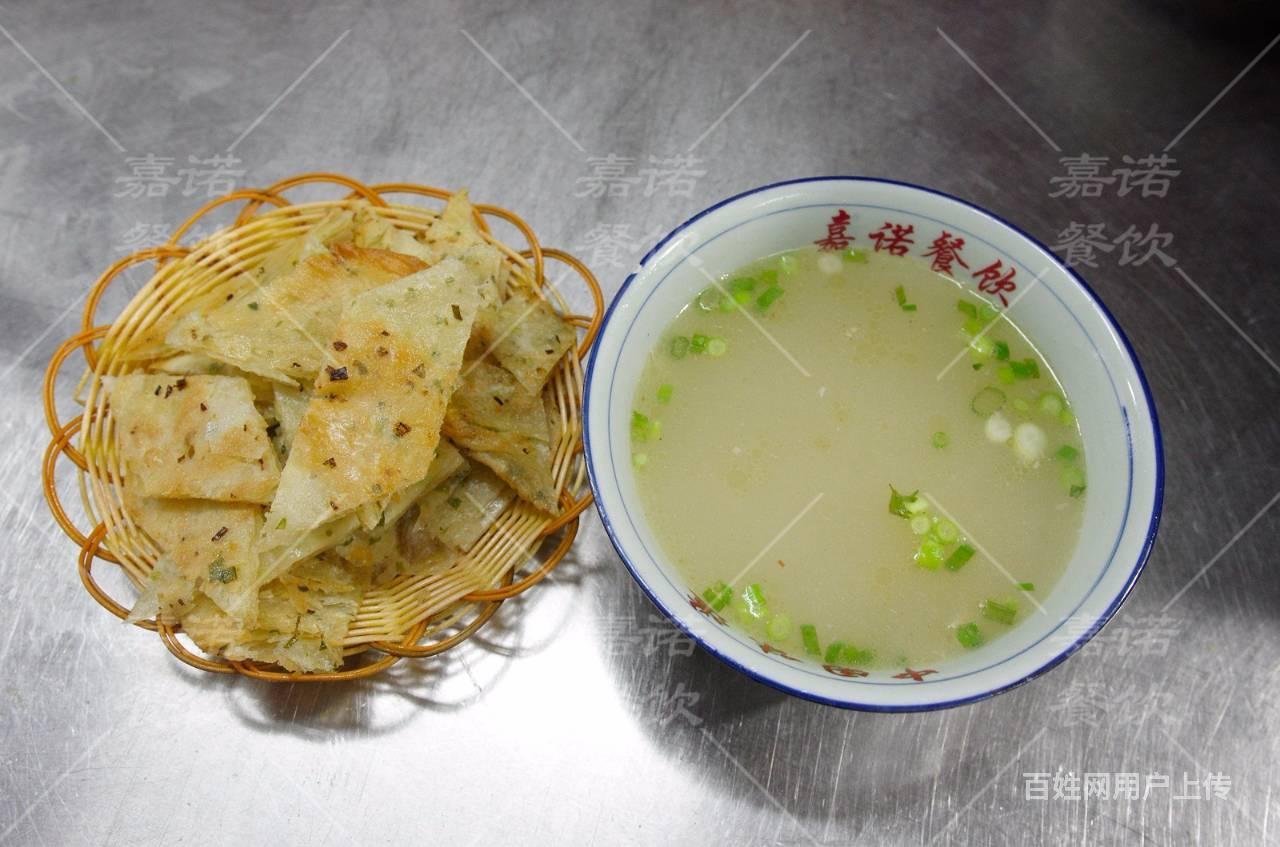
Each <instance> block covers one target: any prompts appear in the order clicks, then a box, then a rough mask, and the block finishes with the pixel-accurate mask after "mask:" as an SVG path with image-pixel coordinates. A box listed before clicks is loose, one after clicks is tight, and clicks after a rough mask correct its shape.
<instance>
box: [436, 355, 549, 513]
mask: <svg viewBox="0 0 1280 847" xmlns="http://www.w3.org/2000/svg"><path fill="white" fill-rule="evenodd" d="M467 367H468V372H467V373H466V375H465V376H464V377H463V380H462V384H461V385H460V386H459V387H458V390H457V391H455V392H454V394H453V398H452V399H451V400H450V403H449V409H448V411H447V412H445V418H444V433H445V435H447V436H448V437H449V438H450V439H451V440H452V441H453V442H454V443H455V444H457V445H458V446H459V447H461V448H462V449H463V450H464V451H466V454H467V455H468V456H469V457H470V458H472V459H474V460H475V461H477V462H480V463H481V464H484V465H488V466H489V467H490V468H492V469H493V471H494V472H495V473H497V475H498V476H499V477H501V478H502V479H503V480H504V481H506V483H507V484H508V485H510V486H511V487H512V488H514V489H515V490H516V492H517V493H518V494H519V495H520V497H521V498H522V499H524V500H526V501H528V502H530V503H532V504H533V505H535V506H537V507H538V508H539V509H541V510H542V511H544V512H547V513H549V514H556V513H557V512H558V511H559V507H558V505H557V502H556V487H555V482H554V481H553V480H552V478H551V435H550V432H549V430H548V427H547V412H546V407H545V406H544V405H543V403H542V397H541V395H539V394H537V393H534V392H531V391H529V390H528V389H526V388H525V387H524V386H523V385H521V384H520V383H519V382H518V381H517V380H516V378H515V377H514V376H513V375H512V374H510V373H508V372H507V371H506V370H505V369H503V368H500V367H498V366H497V365H492V364H490V363H489V362H487V361H484V360H479V361H476V362H472V363H471V364H470V365H468V366H467Z"/></svg>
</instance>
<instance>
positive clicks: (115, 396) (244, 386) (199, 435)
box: [109, 374, 280, 503]
mask: <svg viewBox="0 0 1280 847" xmlns="http://www.w3.org/2000/svg"><path fill="white" fill-rule="evenodd" d="M109 385H110V387H109V392H110V394H109V397H110V402H111V417H112V418H113V419H114V420H115V424H116V436H117V439H118V441H119V444H120V453H121V456H122V457H123V459H124V462H125V465H126V467H127V468H128V471H129V473H130V474H132V475H133V476H134V477H135V478H136V481H137V483H138V486H139V491H140V492H141V493H142V494H143V495H145V496H148V497H194V498H201V499H207V500H228V501H239V502H246V503H269V502H271V498H272V495H273V494H274V493H275V489H276V484H277V482H278V481H279V479H280V466H279V464H278V463H277V461H276V454H275V451H274V450H273V449H272V446H271V440H270V439H269V438H268V437H267V427H266V422H265V421H264V420H263V419H262V415H261V414H259V413H258V410H257V409H256V408H255V407H254V405H253V393H252V392H251V391H250V388H249V383H248V382H246V381H245V380H243V379H241V378H239V377H233V376H204V375H193V376H178V377H175V376H169V375H164V374H129V375H127V376H119V377H114V378H112V379H111V381H110V384H109Z"/></svg>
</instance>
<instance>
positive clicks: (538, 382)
mask: <svg viewBox="0 0 1280 847" xmlns="http://www.w3.org/2000/svg"><path fill="white" fill-rule="evenodd" d="M477 334H478V335H479V340H481V341H483V343H484V349H485V350H487V351H490V354H491V355H492V356H493V358H495V359H496V360H497V361H498V364H500V365H502V367H504V368H506V369H507V370H508V371H510V372H511V373H512V374H513V375H514V376H515V378H516V379H517V380H518V381H519V383H520V384H521V385H523V386H524V387H525V388H526V389H528V390H529V391H532V392H534V393H535V394H536V393H538V392H540V391H542V387H543V386H544V385H546V383H547V377H549V376H550V375H551V371H552V370H554V369H555V366H556V364H557V363H558V362H559V361H560V360H561V359H562V358H564V354H565V353H567V352H569V351H570V350H572V349H573V346H574V344H575V343H576V342H577V337H578V336H577V333H576V331H575V330H574V328H573V325H572V324H570V323H568V322H567V321H565V319H564V318H562V317H561V316H560V313H559V312H557V311H556V310H555V309H553V308H551V306H550V305H549V304H548V303H547V302H546V301H545V300H543V299H541V298H539V297H538V296H536V295H535V294H533V293H532V292H530V291H529V290H528V289H527V288H523V287H520V286H513V287H512V289H511V296H510V297H509V298H508V299H507V301H506V302H505V303H503V304H502V305H501V306H500V307H499V308H498V309H496V310H493V311H486V312H485V313H484V317H483V319H482V321H481V323H480V326H479V328H478V332H477Z"/></svg>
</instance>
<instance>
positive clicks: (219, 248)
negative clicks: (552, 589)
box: [42, 173, 604, 682]
mask: <svg viewBox="0 0 1280 847" xmlns="http://www.w3.org/2000/svg"><path fill="white" fill-rule="evenodd" d="M308 183H330V184H334V185H337V186H339V187H340V188H342V189H344V190H346V191H349V193H347V194H346V196H344V197H342V198H341V199H336V200H326V201H320V202H308V203H298V204H292V203H290V202H289V201H287V200H286V199H284V196H283V193H284V192H285V191H287V190H288V189H291V188H294V187H296V186H299V185H303V184H308ZM406 194H407V195H418V197H422V198H431V199H432V200H433V201H436V202H441V203H442V202H444V201H447V200H448V199H449V198H450V197H451V196H452V194H451V192H449V191H445V190H442V189H438V188H430V187H427V186H421V185H413V184H409V183H387V184H381V185H363V184H361V183H359V182H356V181H355V180H352V179H349V178H347V177H343V176H339V175H336V174H321V173H317V174H303V175H300V176H296V177H292V178H290V179H286V180H283V181H281V182H279V183H276V184H275V185H272V186H271V187H269V188H265V189H250V190H241V191H236V192H234V193H231V194H228V195H226V196H224V197H220V198H218V199H216V200H214V201H212V202H210V203H208V204H207V205H205V206H204V207H203V208H201V209H200V210H199V211H197V212H196V213H195V214H194V215H193V216H192V217H191V218H189V219H188V220H187V221H186V222H185V223H183V224H182V225H181V226H180V227H178V228H177V230H176V231H175V232H174V233H173V236H172V237H171V238H170V239H169V241H168V243H166V244H164V245H161V246H158V247H152V248H148V249H145V250H141V251H139V252H137V253H134V254H132V255H130V256H126V257H125V258H123V259H121V260H119V261H118V262H116V263H115V264H113V265H111V267H109V268H108V269H107V270H106V272H105V273H103V274H102V276H101V277H99V279H98V280H97V282H96V283H94V285H93V287H92V289H90V291H89V294H88V298H87V301H86V303H85V307H84V314H83V319H82V322H81V331H80V332H78V333H77V334H76V335H73V336H72V337H71V338H68V339H67V340H66V341H65V342H64V343H63V344H62V345H61V346H60V347H59V348H58V350H57V351H56V352H55V353H54V355H53V358H52V359H51V361H50V362H49V366H48V369H47V371H46V373H45V379H44V411H45V418H46V420H47V422H48V425H49V431H50V433H51V435H52V440H51V441H50V443H49V446H48V447H47V448H46V449H45V451H44V459H43V467H42V476H43V487H44V494H45V499H46V500H47V501H48V504H49V508H50V510H51V511H52V512H53V516H54V518H55V520H57V522H58V524H59V526H61V527H62V529H63V531H64V532H66V534H67V535H68V536H69V537H70V538H71V539H72V540H73V541H74V542H75V543H76V544H77V545H78V546H79V547H80V554H79V572H80V579H81V581H82V582H83V583H84V586H85V588H86V589H87V590H88V592H89V594H90V596H92V597H93V599H95V600H96V601H97V602H98V603H99V604H100V605H101V606H102V607H103V608H105V609H106V610H107V611H109V612H111V613H112V614H113V615H115V616H116V617H118V618H120V619H122V620H124V619H126V618H128V615H129V611H128V608H127V607H126V606H125V605H124V604H122V603H120V602H118V601H117V600H116V599H114V598H112V597H111V596H110V595H108V594H107V593H106V592H105V591H104V590H103V589H102V588H101V587H100V586H99V584H98V583H97V581H96V580H95V579H94V577H93V572H92V568H93V565H94V562H95V560H98V559H101V560H104V561H107V562H110V563H113V564H115V565H117V566H119V567H120V569H121V570H122V571H123V572H124V573H125V575H126V576H127V577H128V578H129V580H130V581H131V582H132V583H133V584H134V586H135V587H136V586H141V585H142V584H143V582H144V581H145V580H146V579H147V577H148V574H149V573H150V572H151V569H152V567H153V565H154V562H155V560H156V556H157V554H158V551H157V550H156V548H155V545H154V543H153V542H152V541H151V540H150V539H149V538H148V537H147V536H146V534H145V533H143V532H142V531H141V529H139V528H138V526H137V525H136V524H135V523H134V521H133V520H132V519H131V518H130V516H129V514H128V513H127V512H126V510H125V508H124V504H123V499H122V496H121V492H120V491H119V489H118V485H117V481H118V480H119V479H121V478H122V474H121V465H120V461H119V459H118V457H117V456H116V450H115V447H114V441H113V439H114V433H113V427H112V420H111V410H110V408H109V407H108V405H107V403H106V394H105V392H104V391H103V389H102V385H103V383H102V378H103V377H109V376H115V375H119V374H123V373H128V372H129V371H130V370H132V369H135V368H136V367H137V363H136V362H135V361H131V360H130V357H129V353H130V351H131V350H132V349H134V348H136V347H137V346H138V345H140V344H141V343H142V341H143V340H144V339H146V338H148V333H149V331H151V330H152V329H153V328H154V327H155V326H156V325H157V322H159V321H160V320H161V319H162V318H164V317H166V316H167V315H169V314H171V313H173V312H174V311H175V310H178V309H181V308H182V307H183V306H184V304H187V303H188V302H191V301H192V300H193V299H195V298H198V297H204V296H207V295H209V293H210V292H213V291H216V290H217V289H218V288H219V287H222V286H230V285H231V284H232V280H234V279H235V277H236V276H237V274H240V273H242V272H244V271H246V270H247V269H249V268H252V267H254V265H255V263H257V262H258V261H260V260H261V259H262V257H263V256H265V255H267V254H268V253H269V252H270V251H271V250H272V249H273V248H274V247H276V246H277V245H279V244H280V243H281V242H282V241H285V240H287V239H290V238H293V237H295V236H297V235H299V234H301V233H303V232H305V231H306V230H307V229H309V228H310V227H311V225H313V224H314V223H316V222H317V221H319V220H320V219H321V218H323V217H324V216H325V215H326V214H328V213H329V212H331V211H332V210H334V209H336V208H342V207H348V206H351V205H353V204H355V203H361V202H367V203H369V204H370V205H371V206H372V209H373V212H374V213H376V214H378V215H380V216H382V217H383V219H384V220H386V221H388V222H389V223H391V224H393V225H394V226H396V227H398V228H400V229H403V230H406V231H408V232H411V233H417V232H421V231H423V230H424V229H425V228H426V227H427V226H429V225H430V224H431V222H432V221H434V220H435V219H436V218H437V217H438V214H439V213H438V212H437V211H435V210H434V209H432V208H428V207H426V206H423V205H413V204H404V203H399V202H390V201H389V200H388V199H386V196H387V195H406ZM231 203H243V204H244V207H243V209H242V210H241V211H240V212H239V214H238V216H237V217H236V218H235V221H234V223H232V224H231V225H230V226H228V227H224V228H222V229H220V230H218V231H217V232H215V233H214V234H213V235H211V236H209V237H208V238H205V239H203V240H201V241H200V242H199V243H197V244H195V245H194V246H191V247H186V246H182V245H181V243H180V242H181V239H182V238H183V236H184V235H186V234H187V233H188V232H190V231H191V230H192V228H193V227H194V226H195V225H196V224H197V223H198V222H199V221H201V219H202V218H204V216H205V215H207V214H208V213H209V212H211V211H213V210H214V209H216V208H218V207H221V206H224V205H226V204H231ZM474 208H475V214H476V223H477V225H478V226H479V228H480V229H481V231H482V232H483V233H484V234H485V236H486V238H488V239H489V240H490V241H491V243H492V244H493V245H494V246H495V247H497V248H498V249H499V250H501V251H502V253H503V254H504V255H505V257H506V261H507V263H508V265H509V266H510V271H511V277H510V278H511V284H513V285H521V286H525V287H527V288H529V289H530V290H532V291H535V292H537V294H538V295H539V296H540V297H542V298H543V299H545V300H546V301H547V302H548V303H550V304H551V306H552V307H553V308H555V309H556V310H557V311H559V312H560V313H561V314H562V315H563V316H564V317H565V319H566V320H567V321H569V322H570V323H571V324H572V325H573V326H574V327H576V328H577V330H578V334H579V339H578V345H577V348H576V350H573V351H571V352H570V353H569V354H568V355H566V356H565V357H564V358H563V359H562V360H561V362H560V363H559V364H558V365H557V366H556V369H555V371H554V372H553V373H552V375H551V377H550V379H549V380H548V383H547V387H546V389H545V391H546V392H547V393H548V395H549V396H550V398H551V400H552V402H551V403H549V404H548V405H549V406H551V407H552V408H554V415H553V419H552V431H551V435H552V442H553V444H552V455H553V465H552V475H553V478H554V481H555V483H556V486H557V490H558V495H559V499H560V504H561V513H560V514H559V515H557V516H555V517H554V518H552V517H548V516H547V515H545V514H543V513H541V512H538V511H537V510H535V509H534V508H532V507H531V506H528V505H526V504H524V503H523V502H522V501H519V500H517V501H516V502H515V503H514V504H513V505H512V506H510V507H508V508H507V509H506V511H505V512H503V514H502V515H501V516H500V517H499V519H498V520H497V522H496V523H495V524H494V525H493V526H491V527H490V528H489V529H488V530H487V531H486V532H485V533H484V534H483V535H482V536H481V537H480V538H479V539H478V540H477V541H476V543H475V544H474V545H472V547H471V549H470V550H468V551H467V552H466V553H465V554H463V556H462V558H461V559H460V560H459V562H458V563H457V564H456V565H454V566H452V567H451V568H449V569H448V570H446V571H444V572H441V573H436V574H430V575H424V576H412V575H402V576H400V577H398V578H396V579H395V580H393V581H391V582H389V583H387V584H385V585H379V586H375V587H374V588H372V589H370V590H369V591H368V592H366V593H365V595H364V597H363V599H362V601H361V603H360V606H359V609H358V611H357V613H356V616H355V618H354V619H353V620H352V622H351V627H350V630H349V632H348V634H347V637H346V639H345V640H344V642H343V648H344V660H343V666H342V667H341V668H339V669H338V670H336V671H333V672H328V673H291V672H288V671H285V670H283V669H281V668H279V667H276V666H274V665H267V664H262V663H259V662H253V661H228V660H224V659H221V658H211V657H208V656H205V655H202V654H201V653H199V652H197V651H194V650H192V649H191V648H190V646H189V642H188V640H187V639H186V638H185V637H182V638H180V637H179V636H180V634H181V628H180V627H178V626H170V625H168V624H166V623H163V622H158V621H156V620H154V619H153V620H143V621H136V622H135V625H136V626H139V627H142V628H143V629H148V630H151V631H153V632H156V633H157V634H158V635H159V636H160V639H161V641H162V642H163V643H164V645H165V646H166V647H167V648H168V649H169V651H170V652H172V653H173V654H174V655H175V656H177V657H178V658H179V659H181V660H182V661H183V662H185V663H186V664H188V665H191V666H192V667H195V668H200V669H201V670H206V671H211V672H214V673H238V674H243V675H245V676H251V677H254V678H257V679H264V680H275V681H289V682H293V681H306V682H323V681H336V680H349V679H358V678H362V677H368V676H372V675H374V674H377V673H379V672H381V671H383V670H386V669H387V668H389V667H391V666H392V665H394V664H396V663H397V662H399V661H400V660H401V659H404V658H425V657H427V656H434V655H436V654H437V653H442V652H444V651H445V650H448V649H450V648H452V647H455V646H457V645H458V644H461V643H462V642H463V641H465V640H467V639H468V638H470V637H471V636H472V635H474V634H475V633H476V632H477V631H478V630H479V629H480V628H481V627H483V626H484V625H485V623H486V622H487V621H488V620H489V619H490V618H491V617H493V614H494V612H495V611H497V608H498V606H500V605H501V604H502V602H503V601H504V600H507V599H508V598H511V597H514V596H515V595H517V594H520V593H521V592H524V591H527V590H528V589H530V588H531V587H533V586H534V585H535V584H537V583H538V582H539V581H541V580H542V579H543V578H544V577H546V576H547V574H548V573H550V572H551V570H552V569H553V568H555V566H556V565H557V564H559V562H560V560H561V559H563V558H564V556H565V554H566V553H567V552H568V551H569V548H570V546H571V545H572V544H573V540H574V538H575V536H576V535H577V531H578V521H579V516H580V515H581V514H582V512H583V510H584V509H586V508H587V506H588V505H590V503H591V493H590V490H589V488H588V487H587V484H586V469H585V464H584V461H583V455H582V421H581V413H582V360H583V358H584V357H585V356H586V354H587V352H588V350H589V349H590V347H591V344H592V342H593V341H594V340H595V337H596V333H597V331H598V329H599V326H600V321H601V318H602V316H603V312H604V298H603V296H602V294H601V291H600V287H599V285H598V283H597V282H596V279H595V277H594V276H593V275H592V274H591V272H590V270H588V269H587V267H586V266H585V265H583V264H582V262H580V261H578V260H577V259H576V258H574V257H573V256H571V255H569V254H568V253H565V252H562V251H560V250H554V249H550V248H543V247H542V246H541V245H539V243H538V240H537V238H536V237H535V236H534V234H533V231H532V230H531V229H530V228H529V227H528V225H527V224H526V223H525V222H524V221H523V220H521V219H520V218H519V217H517V216H516V215H514V214H512V213H511V212H509V211H507V210H505V209H501V208H498V207H496V206H488V205H483V204H476V205H475V207H474ZM489 218H493V219H498V220H501V221H505V222H506V223H507V224H509V225H511V226H512V227H514V228H515V230H517V231H518V232H519V233H520V234H521V236H522V237H523V239H524V240H525V242H526V245H525V247H524V249H521V250H516V249H513V248H511V247H509V246H507V245H505V244H503V243H502V242H500V241H498V240H497V239H496V238H494V237H493V235H492V233H491V232H490V229H489V226H488V223H487V220H486V219H489ZM548 261H553V262H556V263H559V264H561V265H564V266H566V267H567V268H568V270H569V271H570V272H571V273H572V274H576V276H577V277H578V278H579V279H580V280H581V282H582V283H583V285H584V286H585V287H586V289H587V292H588V294H589V295H590V298H591V302H592V313H591V314H589V315H587V314H572V313H570V312H569V311H568V306H567V304H566V302H565V300H564V299H563V298H562V297H561V296H560V294H559V292H558V291H557V290H556V289H555V287H552V286H547V285H546V279H545V276H544V271H545V268H546V265H547V262H548ZM145 262H152V263H154V264H155V268H156V270H155V274H154V275H153V276H152V277H151V279H150V280H149V281H148V282H147V284H146V285H144V286H143V287H142V289H141V290H140V291H139V292H138V294H137V296H135V297H134V298H133V299H132V300H131V301H130V302H129V304H128V305H127V306H125V308H124V310H123V311H122V312H121V314H120V315H119V316H118V317H117V318H116V319H115V320H114V321H113V322H111V323H105V324H99V323H98V321H99V319H98V317H97V311H98V307H99V304H100V303H101V301H102V298H103V294H104V292H105V291H106V290H107V287H108V286H109V285H110V284H111V283H112V281H113V280H115V279H116V277H117V276H119V275H120V273H121V272H122V271H124V270H125V269H127V268H129V267H131V266H133V265H137V264H141V263H145ZM76 351H82V352H83V355H84V357H85V359H86V361H87V368H86V370H85V372H84V375H83V376H82V377H81V380H80V383H79V386H78V391H77V396H78V397H79V398H81V399H82V400H83V405H84V408H83V412H82V413H80V414H77V415H76V416H75V417H72V418H70V419H69V420H66V421H63V420H61V419H60V418H59V416H58V410H57V402H56V398H55V394H54V390H55V387H56V383H57V381H58V374H59V372H60V371H61V369H62V367H63V365H64V364H65V363H66V362H67V359H68V358H69V357H70V356H71V355H72V354H73V353H75V352H76ZM63 456H65V457H66V458H67V459H68V460H69V461H70V462H71V463H72V464H73V465H74V466H75V468H76V475H77V477H78V482H79V487H80V495H81V499H82V501H83V504H84V510H85V513H86V514H87V515H88V516H89V519H90V521H91V522H92V523H93V529H91V530H90V531H88V532H84V531H82V530H81V529H79V528H78V527H77V526H76V525H75V524H74V523H73V522H72V520H71V518H70V517H69V516H68V514H67V511H66V509H65V508H64V507H63V505H62V503H61V501H60V500H59V497H58V493H57V485H56V476H55V475H56V472H57V465H58V460H59V458H61V457H63Z"/></svg>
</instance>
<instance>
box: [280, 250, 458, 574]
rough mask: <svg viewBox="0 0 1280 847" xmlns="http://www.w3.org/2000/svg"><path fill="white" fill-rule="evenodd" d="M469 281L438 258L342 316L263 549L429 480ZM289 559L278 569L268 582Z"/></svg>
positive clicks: (362, 297)
mask: <svg viewBox="0 0 1280 847" xmlns="http://www.w3.org/2000/svg"><path fill="white" fill-rule="evenodd" d="M475 283H476V280H475V275H474V274H473V273H472V272H471V271H470V270H469V269H468V268H467V267H466V266H465V265H463V264H462V263H461V262H459V261H458V260H456V259H445V260H443V261H442V262H440V263H439V264H437V265H435V266H434V267H432V268H430V269H428V270H425V271H421V272H420V273H417V274H413V275H412V276H409V277H406V278H404V279H401V280H399V281H397V282H394V283H391V284H389V285H386V286H383V287H381V288H378V289H376V290H374V291H369V292H366V293H365V294H362V295H360V296H359V297H357V298H356V299H355V300H354V301H352V302H351V304H350V305H349V306H348V307H347V309H346V310H345V311H344V312H343V315H342V319H341V320H340V321H339V323H338V327H337V329H336V330H335V332H334V334H333V336H332V339H333V341H332V347H333V349H334V357H335V361H334V364H332V365H329V366H327V367H326V369H325V372H324V373H322V374H321V375H320V377H319V378H318V379H317V380H316V384H315V391H314V394H313V396H312V399H311V402H310V403H309V404H308V405H307V411H306V413H305V414H304V415H303V418H302V422H301V424H300V425H299V428H298V434H297V437H296V438H295V439H294V441H293V445H292V448H291V449H290V451H289V461H288V462H287V463H286V464H285V468H284V471H283V473H282V474H281V478H280V487H279V489H278V491H277V493H276V497H275V500H274V501H273V502H272V504H271V511H270V513H269V514H268V516H267V520H266V526H265V528H264V530H263V538H262V547H263V549H272V548H284V547H288V546H290V545H293V544H296V543H297V539H298V538H300V537H302V536H303V535H305V534H306V533H309V532H311V531H312V530H314V529H315V528H318V527H320V526H321V525H322V524H326V523H328V522H329V521H332V520H334V519H337V518H341V517H343V516H346V515H348V514H350V513H353V512H354V511H355V510H356V509H357V508H359V507H360V506H362V505H364V504H366V503H371V502H374V501H377V500H380V499H381V498H383V497H386V496H388V495H391V494H394V493H396V492H397V491H399V490H400V489H402V488H404V487H406V486H408V485H411V484H413V483H415V482H417V481H419V480H421V479H423V478H424V477H425V476H426V474H427V471H428V469H429V465H430V462H431V459H430V458H428V457H433V456H434V455H435V452H436V447H437V445H438V444H439V442H440V425H441V423H442V421H443V420H444V411H445V405H446V404H447V403H448V400H449V396H450V395H451V394H452V393H453V389H454V386H455V383H456V382H457V378H458V371H459V369H460V367H461V365H462V351H463V349H464V347H465V346H466V343H467V338H468V336H469V335H470V333H471V324H472V321H473V320H474V319H475V312H476V307H477V304H478V296H477V294H476V285H475ZM335 541H336V542H341V541H342V539H341V538H339V539H336V540H335ZM289 562H290V560H289V557H288V556H286V557H285V560H284V561H283V562H276V563H275V564H274V565H273V566H271V567H270V568H268V572H267V574H266V578H267V579H270V578H271V577H273V576H275V575H276V574H277V573H279V572H280V571H281V570H282V569H283V568H284V567H287V566H288V564H289Z"/></svg>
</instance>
